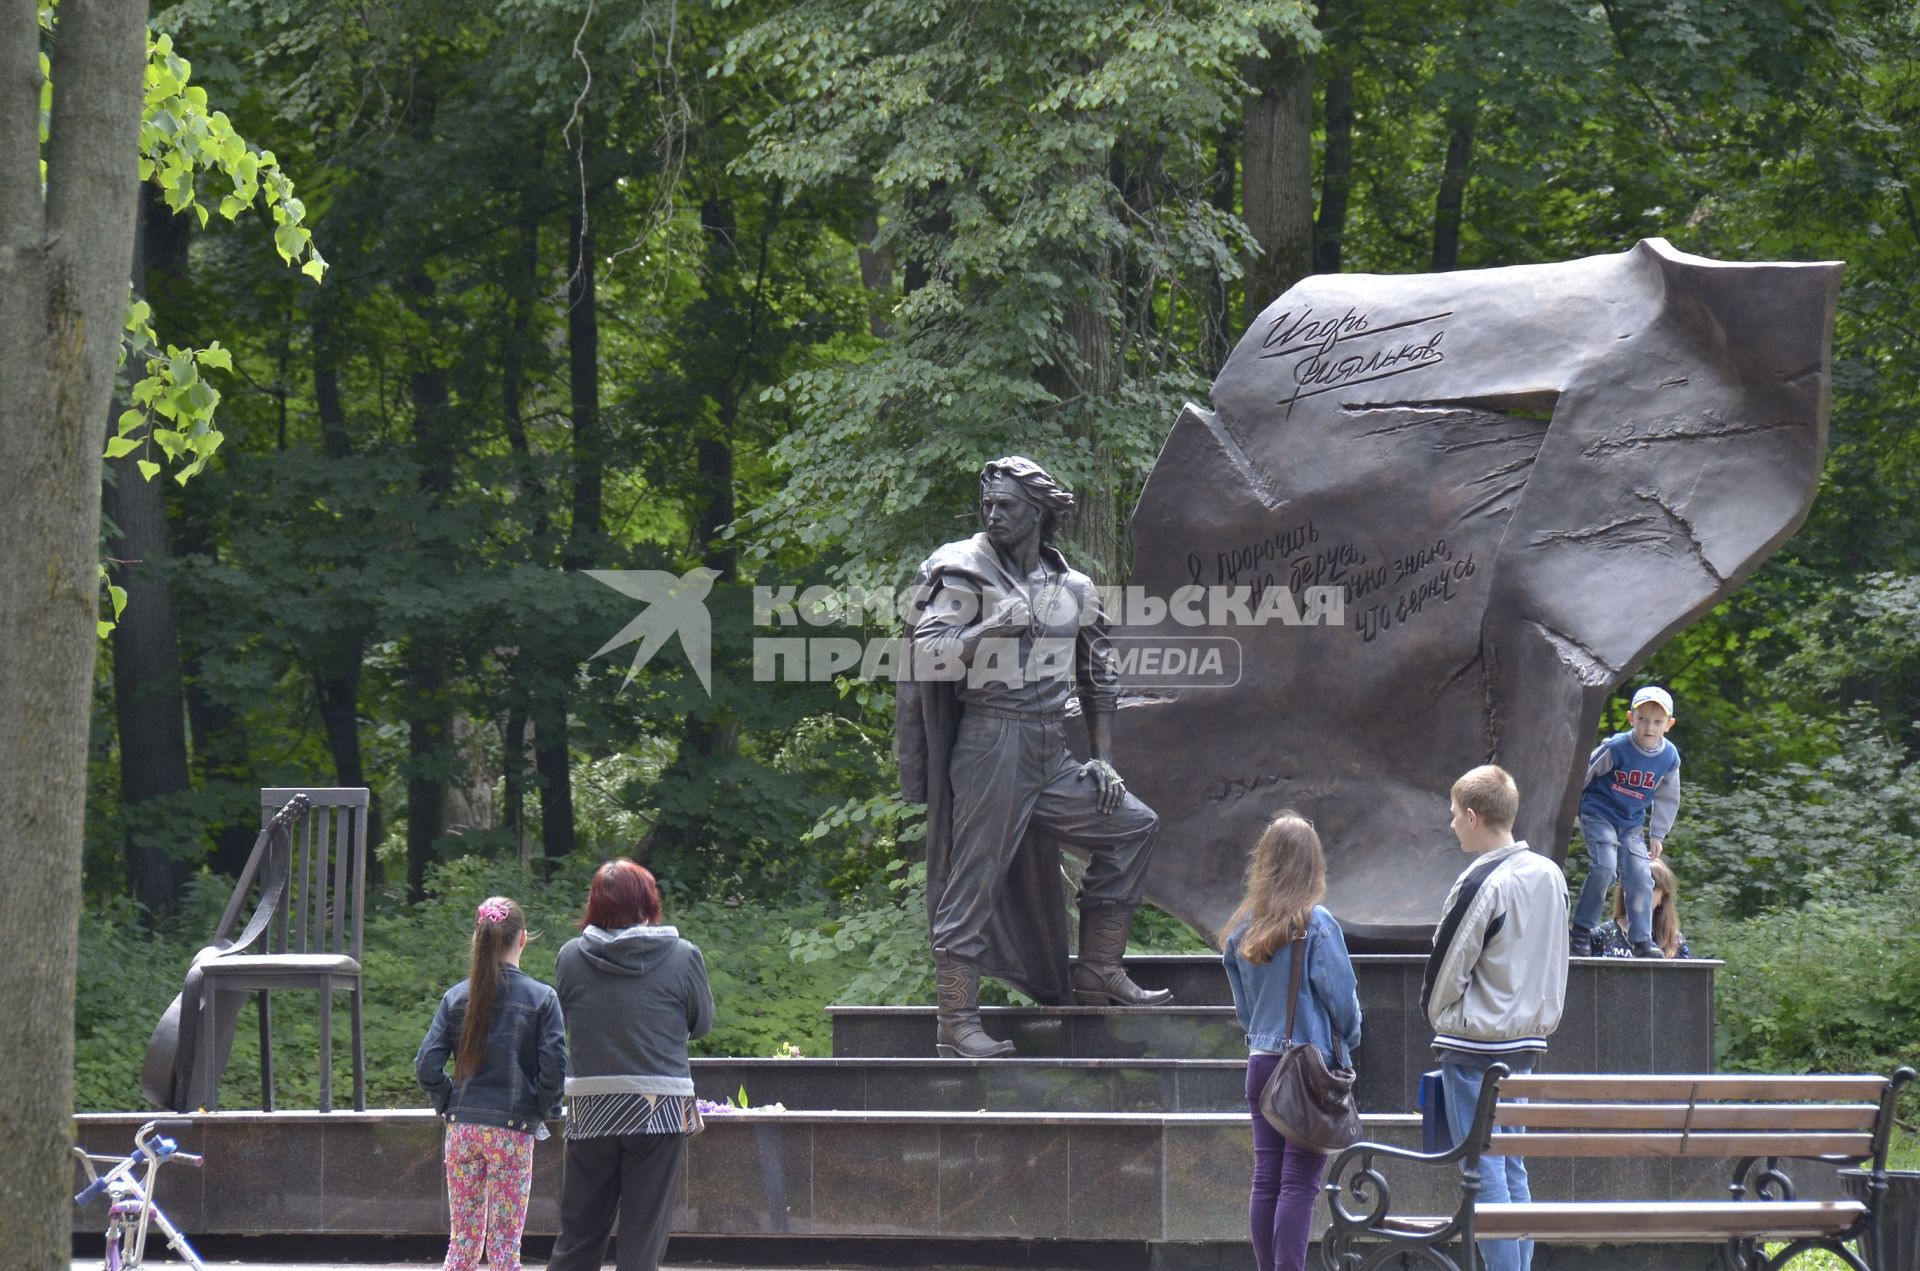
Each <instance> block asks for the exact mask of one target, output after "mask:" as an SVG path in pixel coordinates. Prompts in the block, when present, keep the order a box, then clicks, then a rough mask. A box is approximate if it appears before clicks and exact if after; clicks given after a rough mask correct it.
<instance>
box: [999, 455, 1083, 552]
mask: <svg viewBox="0 0 1920 1271" xmlns="http://www.w3.org/2000/svg"><path fill="white" fill-rule="evenodd" d="M996 492H1005V493H1010V494H1015V495H1018V496H1019V497H1020V498H1022V499H1024V500H1026V501H1027V502H1028V503H1030V504H1032V505H1033V506H1034V507H1035V508H1037V509H1038V510H1039V512H1040V541H1041V542H1042V543H1048V544H1051V543H1052V542H1053V536H1054V535H1055V534H1057V533H1059V532H1060V530H1061V529H1062V528H1063V527H1064V526H1065V525H1066V523H1067V520H1068V518H1069V517H1071V516H1072V515H1073V495H1072V494H1070V493H1068V492H1067V490H1066V488H1065V487H1063V486H1062V485H1061V484H1060V483H1059V482H1058V481H1055V480H1054V479H1053V476H1052V475H1051V474H1050V473H1048V471H1047V470H1046V469H1045V468H1043V467H1041V466H1040V465H1039V464H1037V463H1035V462H1034V461H1033V460H1031V459H1028V458H1024V457H1023V456H1020V455H1008V456H1007V457H1006V458H1004V459H995V460H994V461H993V462H991V463H989V464H988V465H987V466H986V467H984V468H982V469H980V502H981V520H982V521H984V520H985V519H986V510H985V509H986V502H987V498H988V496H989V495H990V494H993V493H996Z"/></svg>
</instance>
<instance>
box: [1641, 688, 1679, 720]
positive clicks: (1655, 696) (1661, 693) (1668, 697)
mask: <svg viewBox="0 0 1920 1271" xmlns="http://www.w3.org/2000/svg"><path fill="white" fill-rule="evenodd" d="M1642 702H1652V703H1653V704H1654V705H1656V706H1658V707H1659V708H1660V709H1661V710H1663V711H1665V712H1666V713H1667V714H1669V715H1671V714H1673V695H1672V694H1670V693H1668V692H1667V690H1665V689H1663V688H1655V687H1654V686H1653V685H1651V684H1649V685H1647V686H1646V687H1645V688H1643V689H1641V690H1640V691H1639V692H1637V693H1635V694H1634V695H1633V704H1634V706H1638V705H1639V704H1640V703H1642Z"/></svg>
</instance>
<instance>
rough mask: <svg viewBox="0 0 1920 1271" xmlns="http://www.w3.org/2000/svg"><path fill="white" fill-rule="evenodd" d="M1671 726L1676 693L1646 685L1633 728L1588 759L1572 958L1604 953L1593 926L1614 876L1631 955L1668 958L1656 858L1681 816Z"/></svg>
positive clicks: (1640, 694)
mask: <svg viewBox="0 0 1920 1271" xmlns="http://www.w3.org/2000/svg"><path fill="white" fill-rule="evenodd" d="M1673 723H1674V716H1673V698H1672V696H1671V695H1669V694H1668V692H1667V691H1666V690H1665V689H1663V688H1654V687H1653V686H1651V685H1649V686H1648V687H1646V688H1643V689H1641V690H1640V691H1639V692H1637V693H1635V694H1634V695H1633V714H1632V727H1631V728H1629V729H1628V730H1627V731H1626V732H1624V733H1615V734H1614V735H1613V736H1611V737H1609V738H1607V739H1606V740H1605V741H1603V742H1601V743H1600V744H1599V745H1598V746H1596V747H1595V748H1594V751H1593V754H1592V755H1591V756H1590V757H1589V758H1588V760H1587V788H1586V792H1585V793H1583V794H1582V795H1581V796H1580V835H1581V837H1582V838H1584V839H1585V840H1586V843H1587V857H1588V859H1589V860H1590V861H1591V868H1590V869H1589V871H1588V873H1587V881H1586V882H1585V883H1583V884H1581V887H1580V899H1579V900H1578V901H1577V902H1576V903H1575V904H1574V907H1573V923H1572V929H1571V931H1570V933H1569V937H1568V947H1569V951H1570V952H1571V953H1572V955H1573V956H1574V957H1577V958H1586V957H1596V956H1598V955H1599V954H1600V952H1601V950H1600V949H1598V948H1595V947H1594V939H1593V929H1594V927H1596V926H1597V925H1598V924H1599V922H1600V915H1601V911H1602V910H1603V909H1604V908H1605V907H1606V903H1607V891H1608V889H1609V888H1611V887H1612V886H1613V881H1614V879H1615V878H1616V877H1618V878H1619V880H1620V895H1621V898H1622V900H1623V901H1624V902H1625V904H1626V908H1627V941H1628V943H1629V944H1631V945H1632V946H1633V956H1634V957H1636V958H1658V957H1662V956H1664V955H1663V954H1662V953H1661V952H1660V946H1659V945H1657V944H1655V943H1654V942H1653V862H1654V861H1657V860H1659V859H1660V852H1661V850H1662V849H1663V847H1664V846H1665V840H1666V837H1667V835H1668V833H1670V832H1671V831H1672V829H1673V822H1674V818H1675V817H1677V816H1679V814H1680V751H1679V750H1678V749H1677V748H1676V747H1675V746H1674V744H1673V743H1672V742H1670V741H1668V740H1667V730H1668V729H1669V728H1672V727H1673ZM1649 822H1650V823H1649Z"/></svg>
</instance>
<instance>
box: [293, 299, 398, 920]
mask: <svg viewBox="0 0 1920 1271" xmlns="http://www.w3.org/2000/svg"><path fill="white" fill-rule="evenodd" d="M313 401H314V410H315V413H316V414H317V415H318V416H319V419H320V447H321V450H322V451H323V452H324V453H325V454H326V456H327V458H329V459H333V460H344V459H350V458H352V457H353V433H352V431H351V429H350V428H349V427H348V424H347V412H346V407H345V406H344V405H343V404H342V401H341V397H340V362H339V349H338V347H337V346H336V345H335V343H334V339H333V330H332V324H331V323H330V322H328V321H327V319H326V318H325V316H321V317H317V318H315V319H314V322H313ZM354 563H355V564H359V563H360V562H359V561H358V560H356V561H355V562H354ZM341 599H342V601H343V603H342V604H340V605H338V606H337V607H336V608H335V610H334V612H333V614H332V620H333V621H332V623H330V624H329V625H328V626H327V627H326V628H325V629H323V630H322V631H320V632H318V633H317V634H318V637H319V639H318V644H317V646H316V647H315V649H314V652H313V654H312V664H311V670H312V674H313V698H314V703H315V705H316V706H317V707H318V709H319V712H320V724H321V727H322V728H323V729H324V730H325V731H326V734H327V750H328V752H329V753H330V754H332V756H333V771H334V780H335V781H337V782H338V783H339V784H340V785H343V786H349V787H351V786H365V785H367V784H368V782H367V774H366V762H365V760H364V758H363V756H362V752H361V748H360V674H361V671H362V669H363V667H364V664H365V662H366V648H367V629H366V626H365V625H364V624H363V623H361V622H358V621H356V620H355V617H356V613H357V611H356V610H354V609H353V608H351V607H350V606H349V605H348V604H346V603H344V602H345V598H344V597H343V598H341ZM334 624H337V625H334ZM383 833H384V827H383V826H382V825H381V821H380V798H379V796H378V795H377V794H374V795H371V796H370V801H369V805H368V808H367V842H368V844H369V845H370V846H373V847H377V846H379V843H380V837H381V835H382V834H383ZM384 877H385V871H384V870H383V869H382V868H381V865H380V859H379V857H378V856H375V855H373V854H371V853H369V854H368V856H367V879H368V881H369V882H372V883H375V884H378V883H380V882H382V881H384Z"/></svg>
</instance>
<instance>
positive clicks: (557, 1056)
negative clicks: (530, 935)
mask: <svg viewBox="0 0 1920 1271" xmlns="http://www.w3.org/2000/svg"><path fill="white" fill-rule="evenodd" d="M466 1017H467V981H465V980H462V981H460V983H458V984H456V985H454V986H453V987H452V988H450V989H448V990H447V991H446V995H445V996H443V997H442V998H441V999H440V1009H438V1010H436V1011H435V1012H434V1013H433V1023H432V1025H431V1026H429V1027H428V1029H427V1036H426V1040H425V1041H422V1042H421V1043H420V1053H419V1054H417V1055H415V1056H414V1058H413V1072H414V1076H415V1077H416V1078H417V1079H418V1080H419V1082H420V1088H421V1089H423V1090H425V1091H426V1092H427V1096H428V1097H429V1098H430V1099H432V1100H433V1110H434V1111H435V1112H438V1113H439V1114H440V1115H441V1116H443V1117H445V1118H446V1119H447V1120H449V1121H464V1122H469V1123H471V1124H474V1125H498V1126H505V1127H506V1128H508V1129H512V1130H524V1131H526V1132H527V1133H529V1134H534V1135H535V1136H536V1137H540V1138H544V1137H546V1135H545V1130H546V1124H545V1123H546V1122H547V1121H548V1120H550V1119H552V1118H555V1117H558V1116H559V1115H560V1092H561V1090H562V1088H563V1087H564V1086H565V1085H566V1080H567V1040H566V1027H565V1021H564V1020H563V1019H562V1018H561V1014H560V998H559V997H558V995H556V994H555V993H554V991H553V990H552V989H551V988H549V987H548V986H547V985H545V984H542V983H541V982H540V981H538V980H536V979H534V978H533V977H532V976H530V975H528V974H526V973H525V972H523V971H521V970H520V968H519V967H516V966H506V965H503V966H502V967H501V968H500V984H499V988H498V990H497V992H496V995H495V997H494V1000H493V1025H492V1027H491V1028H490V1029H489V1030H488V1034H487V1050H486V1055H485V1057H484V1058H483V1059H482V1060H481V1061H480V1067H479V1069H478V1070H477V1071H476V1072H475V1073H474V1074H473V1075H472V1076H471V1077H468V1078H467V1079H466V1080H465V1081H461V1082H455V1081H453V1080H452V1079H451V1078H449V1077H448V1076H447V1072H446V1068H447V1061H448V1060H449V1059H451V1058H452V1057H453V1053H454V1051H455V1050H457V1049H458V1048H459V1046H460V1028H461V1025H462V1024H464V1023H465V1022H466Z"/></svg>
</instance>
